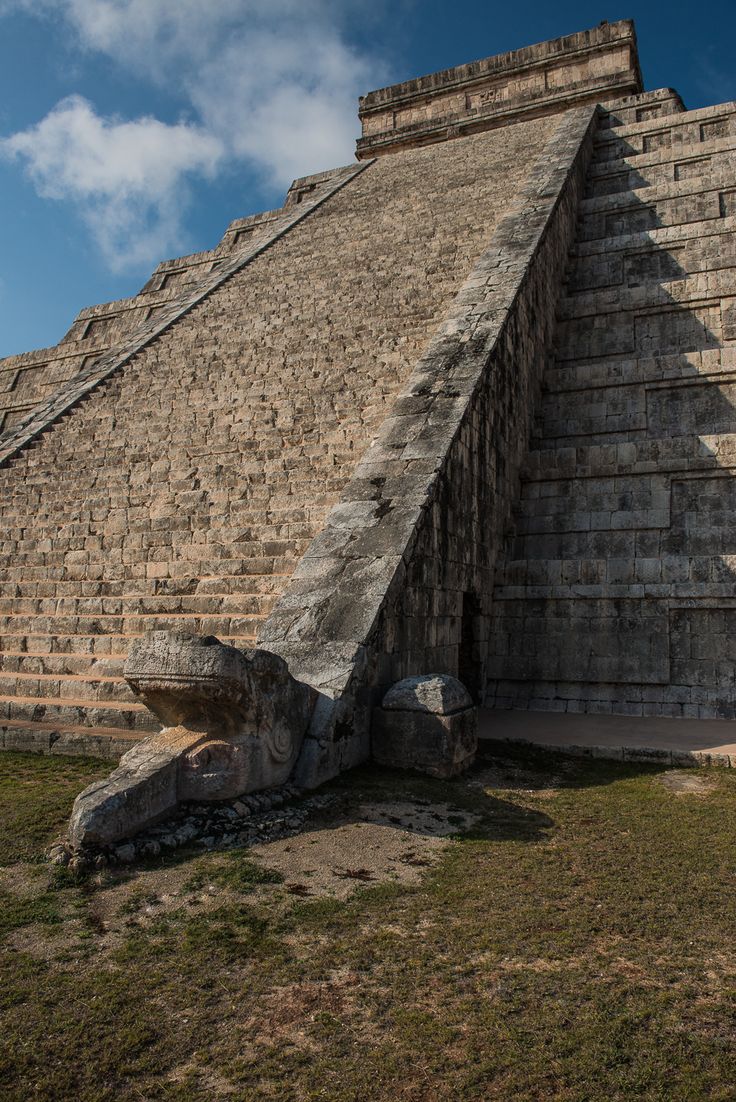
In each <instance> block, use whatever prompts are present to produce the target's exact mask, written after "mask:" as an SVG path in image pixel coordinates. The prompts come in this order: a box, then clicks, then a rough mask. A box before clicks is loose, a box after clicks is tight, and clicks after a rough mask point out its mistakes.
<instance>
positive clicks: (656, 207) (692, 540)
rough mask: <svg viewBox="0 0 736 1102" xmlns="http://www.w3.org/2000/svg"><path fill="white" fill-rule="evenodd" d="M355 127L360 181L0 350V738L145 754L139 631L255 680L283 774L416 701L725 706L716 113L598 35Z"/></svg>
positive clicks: (730, 134)
mask: <svg viewBox="0 0 736 1102" xmlns="http://www.w3.org/2000/svg"><path fill="white" fill-rule="evenodd" d="M360 117H361V119H362V124H363V136H362V137H361V139H360V140H359V142H358V149H357V158H358V159H357V161H356V163H354V164H353V165H351V166H348V167H342V168H338V169H334V170H331V171H326V172H323V173H320V174H318V175H316V176H311V177H306V178H303V179H300V180H296V181H294V183H293V184H292V186H291V188H290V190H289V192H288V195H287V197H286V200H285V202H284V205H283V207H282V208H280V209H279V210H276V211H269V212H265V213H263V214H260V215H256V216H254V217H251V218H245V219H241V220H239V221H237V222H234V223H232V225H230V226H229V227H228V230H227V232H226V233H225V235H224V237H223V239H222V241H221V242H220V244H219V245H218V246H217V247H216V248H215V249H213V250H212V251H211V252H207V253H198V254H195V255H193V256H187V257H182V258H179V259H176V260H169V261H165V262H164V263H162V264H160V265H159V267H158V268H157V269H156V271H155V272H154V274H153V276H152V277H151V279H150V280H149V281H148V282H147V283H146V284H145V286H144V287H143V288H142V289H141V291H140V293H139V294H138V295H136V296H135V297H133V298H132V299H129V300H123V301H119V302H113V303H106V304H103V305H101V306H95V307H91V308H88V309H85V310H83V311H82V312H81V313H80V314H79V316H78V317H77V319H76V320H75V322H74V324H73V325H72V327H71V329H70V330H69V332H68V333H67V334H66V336H65V337H64V338H63V340H62V341H61V342H60V343H59V344H58V345H56V346H55V347H54V348H48V349H43V350H40V351H36V352H29V353H26V354H24V355H22V356H14V357H10V358H8V359H5V360H0V431H1V433H2V434H1V435H0V508H1V509H2V529H1V533H0V578H1V580H2V589H1V592H2V596H1V598H0V599H1V600H2V608H0V616H1V617H2V619H1V620H0V652H1V653H0V679H1V683H0V707H1V708H2V711H1V713H0V732H1V733H0V740H1V744H2V746H3V747H5V748H22V749H35V750H39V751H44V752H49V751H51V752H54V753H78V752H82V751H83V752H94V753H98V754H103V755H106V756H108V757H110V758H116V757H119V755H120V754H121V753H122V752H123V751H125V750H126V749H128V748H129V747H130V746H131V745H133V744H135V743H136V742H137V741H138V740H140V739H141V738H143V737H144V736H145V735H146V734H147V733H150V732H152V731H156V730H158V729H159V724H158V721H157V720H156V717H155V716H154V715H153V714H152V713H151V712H149V711H148V709H147V708H146V707H145V706H144V704H143V703H141V701H140V700H139V699H138V698H137V697H136V695H135V694H134V693H133V692H132V690H131V688H130V687H129V685H128V684H127V683H126V681H125V679H124V677H123V664H124V661H125V657H126V654H127V652H128V650H129V648H130V646H131V644H132V643H133V642H134V641H135V640H136V639H139V638H141V637H142V636H143V635H144V633H147V632H149V631H154V630H168V631H177V632H189V633H191V634H193V635H199V636H209V635H214V636H217V637H218V638H219V639H221V640H223V641H224V642H227V643H231V644H232V645H234V646H236V647H239V648H246V649H247V648H252V647H254V646H256V645H259V646H260V647H262V648H264V649H266V650H268V651H270V652H273V653H275V654H277V655H280V656H281V657H282V658H283V659H285V660H286V662H287V663H288V666H289V670H290V672H291V674H292V675H293V677H294V678H296V679H297V680H298V681H301V682H305V683H306V684H307V685H309V686H310V687H311V689H312V690H313V693H314V700H315V703H314V708H313V712H312V718H311V722H310V727H309V730H308V732H307V737H306V738H305V740H304V746H303V749H302V752H301V755H300V758H299V763H298V766H297V769H296V775H297V777H298V779H299V781H300V783H304V784H314V783H318V781H320V780H322V779H324V778H326V777H328V776H331V775H333V774H334V773H335V772H337V771H338V770H340V769H342V768H346V767H348V766H350V765H353V764H355V763H357V762H359V761H361V760H364V759H365V758H366V757H367V756H368V755H369V753H370V724H371V712H372V708H373V707H374V706H375V704H376V703H377V702H378V701H380V699H381V697H382V694H383V693H384V692H385V691H386V689H387V688H388V687H389V686H390V685H391V684H393V683H394V682H396V681H398V680H400V679H401V678H404V677H407V676H409V675H414V674H425V673H447V674H451V675H454V676H456V677H458V678H459V679H460V680H461V681H462V682H463V683H464V684H465V685H466V686H467V687H468V689H469V690H470V692H471V693H472V694H473V696H474V698H475V700H476V701H477V702H479V703H481V704H484V705H485V706H486V707H488V708H497V709H518V708H521V709H529V708H533V709H538V710H540V709H541V710H547V711H569V712H573V711H577V712H585V711H595V712H614V713H617V712H618V713H624V714H636V715H659V716H661V715H667V716H695V717H706V718H708V717H728V718H731V717H734V716H735V715H736V691H735V688H734V672H733V670H734V658H735V657H736V600H735V599H736V591H735V590H734V581H733V569H732V564H736V557H735V556H736V522H734V520H733V517H734V515H735V510H734V502H736V489H734V487H736V481H734V478H733V476H732V470H731V465H730V464H731V459H730V456H731V453H732V451H733V450H734V449H736V409H735V408H734V403H733V400H732V392H733V393H734V396H736V391H734V381H733V380H732V379H731V375H730V372H731V371H732V370H734V369H736V362H735V361H734V354H735V352H736V280H735V279H734V276H733V265H734V263H735V262H736V244H735V242H736V237H735V236H734V229H735V228H736V105H735V104H731V103H728V104H721V105H719V106H717V107H709V108H705V109H703V110H697V111H686V110H685V109H684V106H683V103H682V101H681V100H680V98H679V96H678V95H677V93H676V92H674V91H672V90H671V89H659V90H657V91H653V92H645V91H643V88H642V82H641V76H640V70H639V64H638V58H637V49H636V40H635V34H634V28H633V24H632V23H631V22H629V21H623V22H619V23H612V24H601V26H599V27H597V28H595V29H594V30H590V31H585V32H581V33H578V34H574V35H570V36H567V37H565V38H560V39H557V40H554V41H551V42H546V43H543V44H541V45H537V46H530V47H528V48H525V49H522V50H517V51H514V52H512V53H508V54H503V55H500V56H497V57H491V58H488V59H485V60H483V61H480V62H474V63H471V64H468V65H463V66H460V67H458V68H455V69H450V70H446V71H444V72H440V73H435V74H432V75H431V76H427V77H422V78H419V79H416V80H410V81H407V82H405V83H403V84H398V85H394V86H393V87H390V88H384V89H381V90H379V91H376V92H372V93H370V94H369V95H367V96H365V97H364V98H363V99H362V100H361V102H360ZM732 495H733V498H732Z"/></svg>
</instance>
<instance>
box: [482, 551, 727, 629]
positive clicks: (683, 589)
mask: <svg viewBox="0 0 736 1102" xmlns="http://www.w3.org/2000/svg"><path fill="white" fill-rule="evenodd" d="M686 561H687V560H686ZM734 578H736V575H733V577H732V580H731V581H729V582H723V583H713V582H672V583H664V582H662V583H659V584H656V583H654V582H652V583H651V584H645V583H635V582H632V583H631V584H624V583H621V584H616V583H611V584H605V585H498V586H496V587H495V589H494V591H493V599H494V601H498V602H499V608H498V609H497V615H499V616H502V615H504V612H503V608H502V603H503V602H504V601H509V602H516V603H523V602H525V601H528V602H534V601H544V602H548V601H571V602H580V601H633V600H635V601H642V600H651V601H656V600H664V601H670V600H674V601H677V602H678V606H679V605H683V606H684V605H685V604H686V603H687V602H689V603H690V604H692V605H693V607H695V606H697V605H698V604H702V602H704V601H705V602H718V603H719V607H723V604H722V602H724V601H727V600H729V599H733V593H734V581H733V579H734Z"/></svg>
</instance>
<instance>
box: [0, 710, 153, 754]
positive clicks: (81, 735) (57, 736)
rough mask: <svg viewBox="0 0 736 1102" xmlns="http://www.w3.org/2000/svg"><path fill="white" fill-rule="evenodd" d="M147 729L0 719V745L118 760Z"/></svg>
mask: <svg viewBox="0 0 736 1102" xmlns="http://www.w3.org/2000/svg"><path fill="white" fill-rule="evenodd" d="M149 733H150V732H147V731H131V730H129V729H128V728H121V727H109V726H108V727H87V726H84V725H79V724H63V723H55V722H53V721H48V722H41V721H38V720H33V721H31V720H22V719H14V720H13V721H12V722H7V721H5V722H2V721H0V748H2V749H3V750H20V751H26V752H28V751H31V752H36V753H51V754H54V753H57V754H59V753H60V754H83V755H89V756H92V757H99V758H108V759H111V760H113V761H116V760H118V759H119V758H120V757H121V756H122V755H123V754H124V753H125V752H126V751H127V750H130V748H131V747H132V746H135V744H136V743H137V742H140V741H141V739H142V738H145V737H146V736H147V735H148V734H149Z"/></svg>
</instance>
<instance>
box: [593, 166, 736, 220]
mask: <svg viewBox="0 0 736 1102" xmlns="http://www.w3.org/2000/svg"><path fill="white" fill-rule="evenodd" d="M693 163H694V165H695V166H696V167H697V165H698V164H703V171H702V173H701V174H699V175H697V176H692V177H686V178H684V179H675V178H674V172H673V173H671V177H670V178H665V179H662V180H661V181H659V182H658V183H656V184H655V183H649V184H643V183H642V182H639V181H637V185H636V187H633V188H630V189H628V190H627V189H622V190H619V189H617V190H616V191H614V192H610V193H609V194H607V195H591V196H586V197H585V198H584V199H581V201H580V204H579V206H578V219H579V220H580V219H585V218H588V217H591V216H593V215H596V214H610V213H611V212H613V211H617V210H626V209H628V208H629V207H631V206H636V205H646V206H649V205H654V206H659V205H660V204H661V203H669V202H671V201H673V200H676V199H684V198H688V197H693V196H698V195H701V194H703V193H704V192H721V191H722V190H723V189H724V188H726V189H731V188H732V187H733V178H734V166H733V161H732V160H731V159H730V158H728V159H726V158H725V157H724V158H723V159H721V160H719V161H718V162H717V165H716V166H715V167H714V166H713V165H712V164H711V162H709V161H708V162H705V163H703V162H702V161H695V162H693ZM663 167H666V166H663Z"/></svg>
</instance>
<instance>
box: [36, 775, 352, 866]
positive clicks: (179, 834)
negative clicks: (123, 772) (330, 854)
mask: <svg viewBox="0 0 736 1102" xmlns="http://www.w3.org/2000/svg"><path fill="white" fill-rule="evenodd" d="M333 801H334V797H332V796H329V795H323V794H320V793H315V794H313V795H310V794H308V793H305V792H303V791H302V790H301V789H299V788H297V787H296V786H295V785H290V784H289V785H283V786H282V787H280V788H274V789H270V790H268V791H264V792H258V793H254V794H250V795H244V796H243V797H242V798H241V799H237V800H231V801H227V802H224V803H214V804H197V803H184V804H180V805H179V807H178V809H177V810H176V812H175V813H174V814H173V815H171V816H169V817H168V818H166V819H165V820H163V821H162V822H160V823H158V824H157V825H156V826H152V827H149V828H148V829H147V830H143V831H140V832H139V833H137V834H135V835H134V836H133V837H130V838H128V839H127V840H126V841H125V842H121V843H119V844H116V845H112V844H110V845H94V844H87V845H81V846H75V845H74V844H72V843H71V842H70V841H68V840H66V841H60V842H56V843H54V845H53V846H51V847H50V849H49V851H48V855H47V856H48V859H49V860H50V861H51V863H52V864H55V865H62V866H65V867H68V868H69V869H70V871H72V872H75V873H83V872H89V871H90V870H92V869H102V868H107V867H109V866H115V865H131V864H134V863H137V862H140V861H146V860H152V859H155V858H158V857H162V856H166V854H170V853H172V852H173V851H174V850H177V849H181V848H182V847H201V848H202V849H204V850H210V849H221V848H230V847H244V846H252V845H256V844H258V843H261V842H269V841H273V840H274V839H277V838H288V837H290V836H292V835H294V834H298V833H300V832H301V831H302V830H303V829H304V827H305V825H306V824H307V822H308V821H309V818H310V816H311V815H313V814H315V813H319V812H321V811H323V810H324V809H325V808H327V807H329V806H330V804H331V803H332V802H333Z"/></svg>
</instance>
